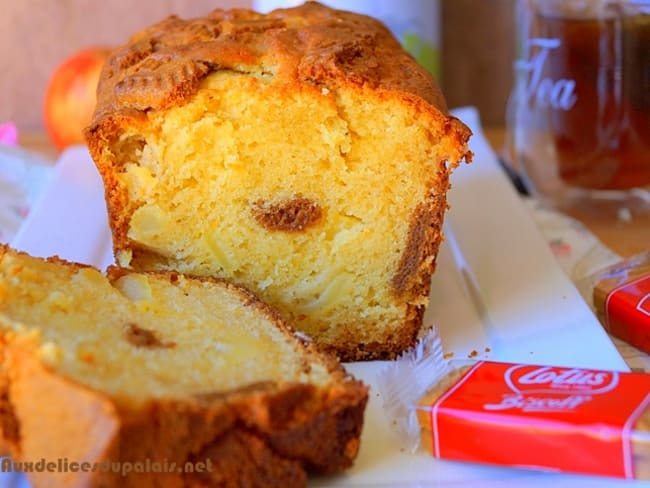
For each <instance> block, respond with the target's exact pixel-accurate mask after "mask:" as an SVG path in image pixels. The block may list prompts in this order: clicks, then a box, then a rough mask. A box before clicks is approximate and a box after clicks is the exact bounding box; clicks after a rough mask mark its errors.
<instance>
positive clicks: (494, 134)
mask: <svg viewBox="0 0 650 488" xmlns="http://www.w3.org/2000/svg"><path fill="white" fill-rule="evenodd" d="M484 132H485V135H486V137H487V139H488V140H489V141H490V143H491V144H492V146H493V148H494V150H495V151H496V152H497V153H500V152H501V151H502V149H503V147H504V141H505V130H504V129H503V128H502V127H484ZM20 144H21V145H22V146H24V147H27V148H29V149H32V150H36V151H39V152H41V153H42V154H45V155H46V156H47V157H49V158H50V159H52V160H53V161H54V160H56V158H57V156H58V151H57V150H56V149H55V148H54V147H53V146H52V145H51V144H50V142H49V141H48V139H47V136H46V135H45V134H44V133H42V132H27V133H25V132H23V133H21V137H20ZM572 216H573V217H574V218H576V219H578V220H579V221H581V222H582V223H583V224H585V226H586V227H587V228H589V230H591V232H593V233H594V234H595V235H596V236H597V237H598V238H599V239H600V240H601V241H602V242H603V243H604V244H605V245H606V246H608V247H609V248H610V249H611V250H613V251H614V252H616V253H618V254H620V255H621V256H625V257H627V256H631V255H633V254H637V253H640V252H642V251H648V250H650V215H648V216H645V217H643V218H641V217H635V218H632V219H631V220H621V219H619V218H617V217H616V216H606V215H602V214H600V215H599V214H578V213H573V214H572Z"/></svg>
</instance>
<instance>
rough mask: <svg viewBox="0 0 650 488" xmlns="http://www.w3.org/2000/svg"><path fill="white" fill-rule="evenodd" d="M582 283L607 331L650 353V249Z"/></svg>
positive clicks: (595, 274)
mask: <svg viewBox="0 0 650 488" xmlns="http://www.w3.org/2000/svg"><path fill="white" fill-rule="evenodd" d="M581 287H582V288H583V289H586V291H587V293H588V294H589V295H591V296H590V297H589V295H588V297H589V298H591V299H592V301H593V308H594V310H595V312H596V315H597V316H598V319H599V320H600V322H601V323H602V324H603V326H604V327H605V329H606V330H607V332H608V333H610V334H611V335H613V336H615V337H618V338H619V339H622V340H624V341H625V342H627V343H628V344H631V345H633V346H634V347H636V348H638V349H640V350H642V351H645V352H647V353H650V251H647V252H644V253H641V254H637V255H635V256H632V257H630V258H628V259H623V260H621V261H620V262H619V263H616V264H614V265H612V266H608V267H607V268H605V269H602V270H600V271H597V272H596V273H594V274H593V275H592V276H590V277H588V278H587V280H585V282H584V283H583V284H582V285H581ZM583 295H585V293H584V292H583Z"/></svg>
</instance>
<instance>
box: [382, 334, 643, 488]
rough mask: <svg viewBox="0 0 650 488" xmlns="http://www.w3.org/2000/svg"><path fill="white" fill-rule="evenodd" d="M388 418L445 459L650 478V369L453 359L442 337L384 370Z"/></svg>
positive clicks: (416, 443) (432, 338)
mask: <svg viewBox="0 0 650 488" xmlns="http://www.w3.org/2000/svg"><path fill="white" fill-rule="evenodd" d="M378 380H379V388H380V391H381V393H382V397H383V399H384V407H385V409H386V412H387V414H388V415H389V417H390V418H391V420H392V421H393V423H395V424H396V425H398V427H399V428H400V430H401V431H402V433H403V434H404V436H405V439H406V440H407V441H408V442H409V443H410V447H412V448H413V449H414V450H420V451H425V452H428V453H429V454H432V455H433V456H435V457H438V458H441V459H450V460H457V461H467V462H476V463H486V464H493V465H501V466H511V467H520V468H530V469H539V470H546V471H559V472H566V473H579V474H587V475H598V476H605V477H614V478H626V479H637V480H648V479H650V375H648V374H643V373H629V372H621V371H606V370H598V369H593V370H592V369H580V368H570V367H560V366H547V365H535V364H513V363H504V362H494V361H468V360H461V361H457V360H451V361H447V360H445V359H444V356H443V354H442V348H441V346H440V340H439V338H438V336H437V333H435V332H432V333H431V335H430V336H428V337H426V338H424V339H423V340H422V341H421V342H420V343H419V344H418V345H417V347H416V348H415V349H414V350H413V351H411V352H409V353H407V354H405V355H404V356H403V357H401V358H399V359H398V360H397V361H395V362H394V363H392V364H391V365H389V366H388V367H387V368H386V369H385V370H384V371H382V372H381V373H380V375H379V378H378Z"/></svg>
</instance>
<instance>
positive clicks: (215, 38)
mask: <svg viewBox="0 0 650 488" xmlns="http://www.w3.org/2000/svg"><path fill="white" fill-rule="evenodd" d="M85 134H86V140H87V142H88V146H89V149H90V152H91V155H92V157H93V160H94V161H95V164H96V166H97V168H98V170H99V172H100V173H101V175H102V178H103V181H104V185H105V196H106V201H107V207H108V212H109V219H110V226H111V230H112V236H113V246H114V252H115V257H116V260H117V262H118V263H119V264H120V265H121V266H123V267H129V268H133V269H135V270H175V271H179V272H182V273H189V274H193V275H199V276H217V277H220V278H224V279H227V280H230V281H233V282H235V283H238V284H241V285H244V286H245V287H246V288H248V289H250V290H252V291H253V292H254V293H255V294H256V295H257V296H258V297H260V298H261V299H262V300H263V301H265V302H267V303H269V304H271V305H273V306H274V307H275V308H276V309H277V310H278V311H279V313H280V314H281V315H282V316H283V318H284V319H285V320H287V321H288V322H289V323H291V324H293V325H294V326H295V327H296V328H297V329H298V330H300V331H302V332H303V333H305V334H307V335H308V336H310V337H311V338H312V339H313V340H314V341H315V342H316V343H317V344H319V346H320V347H321V348H322V349H326V350H330V351H333V352H335V353H336V354H338V356H339V357H340V358H341V359H343V360H364V359H373V358H391V357H394V356H395V355H396V354H397V353H399V352H401V351H403V350H404V349H405V348H407V347H408V346H410V345H412V344H413V343H414V341H415V339H416V336H417V333H418V330H419V329H420V327H421V326H422V317H423V312H424V307H425V305H426V304H427V303H428V295H429V289H430V281H431V275H432V273H433V272H434V268H435V260H436V255H437V251H438V246H439V244H440V242H441V239H442V234H441V225H442V221H443V216H444V213H445V211H446V209H447V199H446V193H447V191H448V189H449V186H450V184H449V176H450V173H451V171H452V169H453V168H454V167H456V166H457V165H458V164H459V162H461V161H462V160H469V159H470V153H469V151H468V148H467V141H468V138H469V136H470V131H469V129H468V128H467V127H466V126H465V125H463V124H462V123H461V122H460V121H459V120H457V119H455V118H454V117H452V116H450V115H448V113H447V111H446V108H445V101H444V99H443V96H442V94H441V92H440V90H439V89H438V87H437V85H436V83H435V81H434V80H433V79H432V77H431V76H430V75H429V74H428V73H427V72H426V70H424V69H423V68H421V67H420V66H419V65H418V64H417V63H416V62H415V61H414V59H413V58H412V57H411V56H410V55H409V54H408V53H407V52H405V51H404V50H403V49H402V48H401V47H400V45H399V43H398V41H397V40H396V39H395V38H394V37H393V36H392V35H391V33H390V32H389V31H388V30H387V29H386V28H385V27H384V26H383V25H382V24H381V23H379V22H378V21H376V20H374V19H371V18H369V17H366V16H362V15H359V14H353V13H348V12H343V11H337V10H332V9H330V8H327V7H324V6H322V5H320V4H317V3H313V2H309V3H307V4H305V5H303V6H300V7H296V8H291V9H283V10H275V11H273V12H270V13H269V14H266V15H263V14H258V13H255V12H252V11H249V10H232V11H224V10H215V11H213V12H212V13H210V14H209V15H207V16H206V17H204V18H198V19H192V20H183V19H180V18H178V17H174V16H173V17H170V18H167V19H166V20H163V21H162V22H160V23H158V24H156V25H154V26H152V27H150V28H147V29H146V30H144V31H142V32H140V33H138V34H135V35H134V36H133V37H132V38H131V39H130V40H129V42H128V43H127V44H126V45H124V46H122V47H120V48H117V49H116V50H115V51H114V53H113V55H112V56H111V57H110V58H109V59H108V61H107V63H106V65H105V67H104V70H103V73H102V75H101V78H100V82H99V86H98V104H97V108H96V111H95V114H94V119H93V122H92V124H91V125H90V127H88V129H87V130H86V132H85Z"/></svg>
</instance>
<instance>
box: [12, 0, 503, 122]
mask: <svg viewBox="0 0 650 488" xmlns="http://www.w3.org/2000/svg"><path fill="white" fill-rule="evenodd" d="M252 1H253V0H156V1H147V2H133V1H132V0H109V1H98V0H20V1H18V2H16V1H14V0H0V9H1V11H2V14H1V15H0V43H1V44H0V45H1V46H2V48H1V49H0V68H1V76H0V122H2V121H7V120H11V121H13V122H14V123H15V124H16V125H17V126H18V128H19V129H20V130H22V131H38V130H40V129H41V128H42V126H43V120H42V119H43V117H42V111H43V109H42V106H43V99H44V93H45V88H46V86H47V81H48V79H49V77H50V76H51V74H52V72H53V71H54V69H55V68H56V67H57V66H58V65H59V64H60V63H61V62H62V61H63V60H64V59H65V58H66V57H68V56H70V55H72V54H73V53H75V52H76V51H78V50H80V49H82V48H84V47H87V46H92V45H117V44H121V43H123V42H124V41H125V40H126V39H127V38H128V37H129V36H130V35H131V34H133V33H135V32H137V31H138V30H140V29H142V28H144V27H146V26H147V25H150V24H152V23H154V22H157V21H158V20H161V19H162V18H164V17H165V16H167V15H169V14H171V13H175V14H177V15H179V16H181V17H197V16H201V15H204V14H205V13H207V12H209V11H210V10H212V9H214V8H231V7H244V8H250V7H251V6H252ZM393 1H395V2H400V1H401V0H393ZM513 5H514V0H489V1H486V0H440V27H439V28H440V31H441V32H440V40H441V46H440V70H441V75H440V78H441V79H440V83H441V86H442V88H443V91H444V93H445V96H446V97H447V101H448V104H449V106H450V107H457V106H462V105H474V106H477V107H478V108H479V110H480V112H481V117H482V120H483V123H484V125H485V126H486V127H488V128H489V127H490V126H497V127H501V126H503V125H504V113H505V104H506V100H507V97H508V93H509V90H510V84H511V78H512V61H513V51H514V39H513V35H514V34H513V30H514V25H513V24H514V21H513V9H514V6H513Z"/></svg>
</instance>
